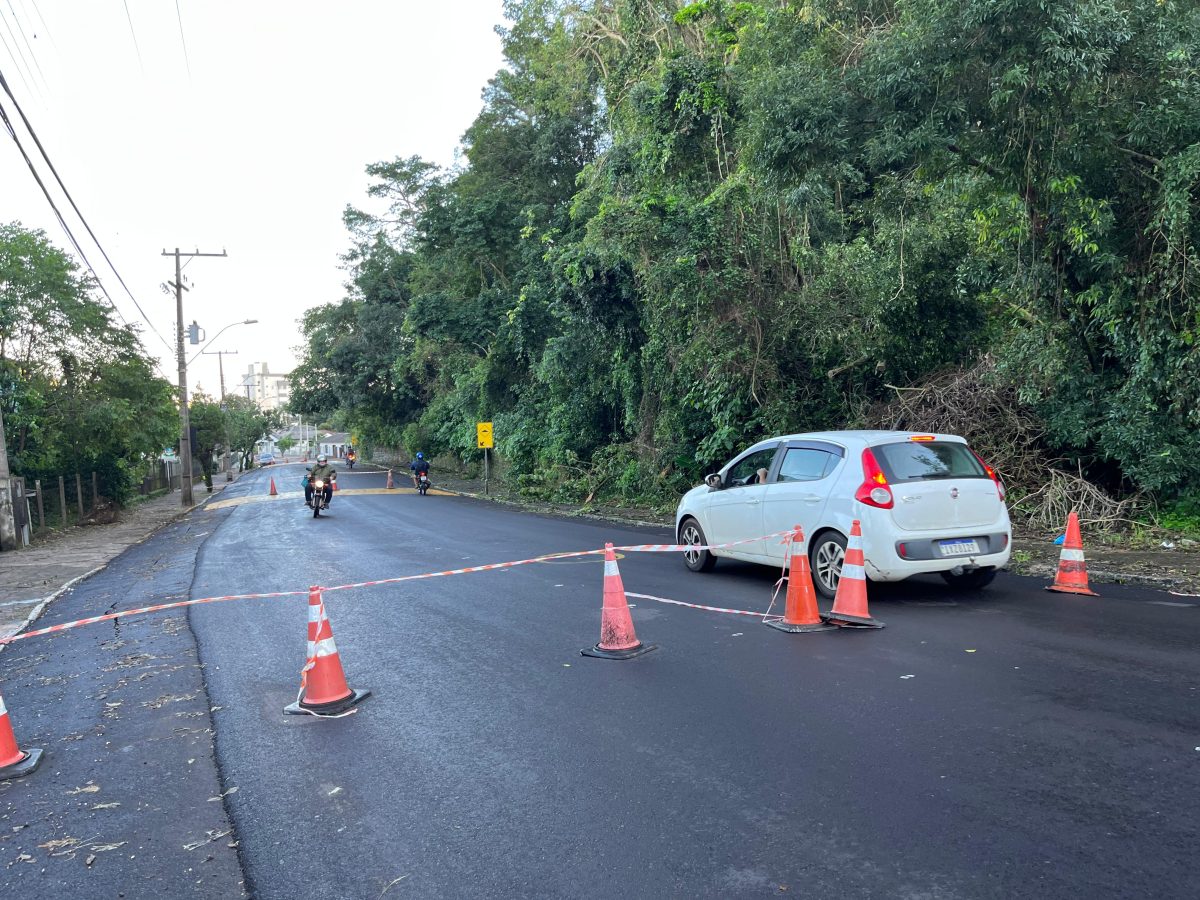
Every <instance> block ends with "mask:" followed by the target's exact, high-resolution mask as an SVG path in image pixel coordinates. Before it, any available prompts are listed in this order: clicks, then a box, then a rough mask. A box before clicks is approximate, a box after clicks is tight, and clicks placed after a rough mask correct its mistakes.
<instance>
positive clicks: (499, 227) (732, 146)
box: [293, 0, 1200, 496]
mask: <svg viewBox="0 0 1200 900" xmlns="http://www.w3.org/2000/svg"><path fill="white" fill-rule="evenodd" d="M506 11H507V14H508V17H509V20H510V26H509V27H508V28H507V29H506V30H505V31H504V32H503V38H504V47H505V53H506V57H507V65H506V67H505V68H504V69H503V70H502V71H500V72H499V73H497V75H496V77H495V78H494V79H493V80H492V82H491V83H490V84H489V86H488V88H487V90H486V92H485V94H484V108H483V110H482V112H481V113H480V115H479V117H478V118H477V119H476V121H475V123H474V124H473V125H472V126H471V128H470V129H469V130H468V131H467V133H466V135H465V137H464V156H465V159H464V165H463V166H462V167H461V168H456V169H454V170H452V171H439V170H438V169H436V168H434V167H433V166H431V165H429V164H428V163H425V162H423V161H421V160H419V159H397V160H395V161H393V162H387V163H377V164H374V165H372V166H370V167H368V173H369V175H370V176H371V178H372V179H373V182H372V186H371V188H370V191H369V194H370V195H371V196H372V197H374V198H376V202H377V203H380V204H383V205H386V207H387V210H386V212H384V213H382V214H380V215H369V214H367V213H365V212H361V211H358V210H349V211H348V212H347V216H346V222H347V225H348V227H349V228H350V231H351V234H352V235H353V237H354V247H353V249H352V250H351V252H350V253H349V254H348V256H347V263H348V266H349V268H350V270H351V273H352V284H351V290H350V293H349V295H348V296H347V298H346V299H345V300H344V301H342V302H341V303H339V304H335V305H331V306H326V307H322V308H320V309H317V310H314V311H313V312H311V313H310V314H309V316H308V317H307V319H306V322H305V327H306V339H307V357H306V359H305V362H304V365H302V366H301V367H300V368H299V369H298V370H297V373H296V375H295V377H294V382H295V383H294V391H293V395H294V398H295V399H294V404H295V406H296V407H297V408H298V410H299V411H301V412H305V413H307V414H333V413H336V414H337V415H338V416H339V417H340V418H341V419H343V420H345V421H346V422H348V423H349V424H350V425H351V426H352V427H355V428H356V429H357V430H358V431H359V432H360V433H361V434H363V435H364V437H365V438H366V439H367V441H368V443H371V442H381V441H382V442H387V443H400V442H404V443H406V444H407V445H408V449H409V450H415V449H417V447H418V446H420V447H422V448H423V449H425V450H427V451H433V452H441V453H445V452H452V453H457V454H460V455H462V456H464V457H468V456H470V455H471V454H473V453H474V450H473V448H474V423H475V421H476V420H481V419H483V420H493V421H494V422H495V431H496V437H497V449H498V453H499V455H500V457H501V458H502V459H503V460H505V461H506V463H507V464H508V466H509V467H510V471H511V472H514V473H516V474H517V475H519V476H521V477H522V478H523V479H524V482H525V483H526V484H528V485H530V486H541V487H545V488H547V489H549V488H552V487H559V488H564V487H565V489H567V490H568V491H571V492H575V493H577V494H578V495H582V494H583V493H585V492H587V493H592V492H595V491H600V492H610V493H618V494H623V495H626V496H631V495H636V494H641V495H645V494H647V493H652V492H653V491H654V490H656V489H662V490H664V491H668V492H669V491H672V490H675V489H676V488H678V487H679V486H680V484H682V483H686V482H688V481H691V480H693V479H694V478H695V477H696V476H697V475H698V474H700V473H702V472H703V471H704V470H705V469H707V468H709V467H711V466H712V465H714V464H716V463H720V462H722V461H723V460H724V459H725V458H726V457H727V455H728V454H729V453H730V452H731V451H733V450H735V449H737V448H739V447H741V446H744V445H745V444H746V443H747V442H748V441H750V440H752V439H755V438H757V437H761V436H763V435H765V434H770V433H777V432H786V431H796V430H809V429H814V428H825V427H846V426H852V425H855V424H858V423H859V422H861V421H863V415H864V411H865V410H866V409H868V408H869V407H870V405H871V404H873V403H877V402H879V401H883V400H887V399H888V398H889V397H890V396H893V394H892V389H891V388H890V387H889V385H907V384H912V383H916V382H919V381H920V380H921V379H923V378H925V377H927V376H930V375H932V374H935V373H937V372H939V371H942V370H945V369H946V368H949V367H954V366H962V365H969V364H970V363H971V362H972V360H973V359H975V358H976V356H977V355H978V354H979V353H980V352H982V351H984V350H990V351H991V353H992V354H993V355H994V357H995V358H996V359H997V361H998V363H999V365H998V367H995V369H994V370H995V371H996V372H998V373H999V374H998V375H997V376H996V377H998V378H1000V379H1002V380H1003V382H1004V383H1002V384H997V385H995V389H996V391H998V392H1012V391H1013V390H1014V389H1015V392H1016V396H1017V397H1018V398H1019V400H1020V401H1021V402H1023V403H1024V404H1026V406H1027V407H1028V409H1030V410H1031V411H1032V412H1033V414H1035V415H1036V416H1037V417H1038V418H1039V419H1040V421H1041V422H1042V424H1043V426H1044V437H1043V438H1042V440H1043V441H1044V442H1045V447H1044V449H1045V451H1046V452H1047V454H1048V455H1052V456H1062V457H1066V458H1071V459H1072V460H1074V461H1078V462H1079V463H1080V464H1082V465H1083V466H1085V467H1086V468H1087V469H1088V471H1090V472H1091V473H1093V475H1095V476H1096V477H1097V478H1100V479H1102V480H1104V481H1106V482H1107V483H1108V484H1109V485H1110V486H1117V487H1121V488H1124V489H1130V488H1138V489H1147V490H1151V491H1155V492H1159V493H1160V494H1162V495H1164V496H1172V495H1176V494H1179V493H1181V492H1186V491H1187V489H1188V485H1189V484H1197V483H1200V446H1198V440H1197V433H1198V428H1200V348H1198V344H1197V334H1198V332H1200V296H1198V294H1197V282H1196V275H1195V273H1196V271H1197V263H1200V259H1197V238H1198V236H1200V221H1198V217H1197V215H1196V212H1197V186H1198V182H1200V74H1198V69H1197V67H1198V66H1200V8H1198V7H1197V5H1196V4H1195V3H1192V2H1190V0H908V2H903V3H902V2H897V0H782V2H772V3H767V2H758V3H752V2H728V0H699V2H695V3H688V4H684V3H679V2H672V0H578V2H556V0H523V2H518V0H513V2H511V3H509V4H508V6H507V10H506ZM1002 438H1003V436H1002V435H998V436H997V439H998V440H1000V439H1002Z"/></svg>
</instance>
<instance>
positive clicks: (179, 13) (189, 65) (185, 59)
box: [175, 0, 192, 81]
mask: <svg viewBox="0 0 1200 900" xmlns="http://www.w3.org/2000/svg"><path fill="white" fill-rule="evenodd" d="M175 17H176V18H177V19H179V42H180V43H181V44H183V62H184V64H185V65H186V66H187V70H188V80H189V81H190V80H191V78H192V62H191V60H189V59H188V52H187V39H186V38H185V37H184V36H183V11H182V10H181V9H180V8H179V0H175Z"/></svg>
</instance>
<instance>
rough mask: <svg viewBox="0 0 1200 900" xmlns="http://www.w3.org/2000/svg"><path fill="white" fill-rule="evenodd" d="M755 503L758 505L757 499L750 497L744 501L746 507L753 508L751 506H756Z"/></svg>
mask: <svg viewBox="0 0 1200 900" xmlns="http://www.w3.org/2000/svg"><path fill="white" fill-rule="evenodd" d="M756 503H758V498H757V497H751V498H749V499H747V500H746V505H747V506H753V505H754V504H756Z"/></svg>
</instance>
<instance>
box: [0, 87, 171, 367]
mask: <svg viewBox="0 0 1200 900" xmlns="http://www.w3.org/2000/svg"><path fill="white" fill-rule="evenodd" d="M0 87H2V88H4V93H6V94H7V95H8V98H9V99H10V100H11V101H12V104H13V107H14V108H16V110H17V114H18V115H19V116H20V117H21V121H22V122H24V123H25V130H26V131H28V132H29V135H30V137H32V138H33V142H34V144H36V145H37V148H38V151H39V152H40V153H41V154H42V159H44V160H45V161H46V165H47V166H49V167H50V171H51V172H52V173H53V174H54V180H55V181H57V182H58V186H59V188H61V189H62V192H63V194H64V195H65V196H66V198H67V201H68V202H69V203H70V204H71V209H73V210H75V215H77V216H78V217H79V221H80V222H82V223H83V227H84V228H86V229H87V233H88V235H89V236H90V237H91V239H92V242H93V243H94V244H95V245H96V247H97V249H99V251H100V255H101V256H103V257H104V261H105V262H106V263H108V267H109V269H111V270H112V273H113V274H114V275H116V276H117V281H119V282H120V283H121V287H123V288H124V289H125V293H126V294H128V295H129V299H130V300H132V301H133V305H134V306H136V307H137V311H138V312H139V313H141V315H142V318H143V319H145V320H146V324H147V325H149V326H150V330H151V331H152V332H154V334H155V336H156V337H157V338H158V339H159V340H160V341H162V342H163V343H164V344H166V347H167V349H168V350H170V349H171V345H170V344H169V343H167V339H166V338H164V337H163V336H162V335H161V334H159V333H158V329H157V328H155V327H154V323H153V322H151V321H150V317H149V316H147V315H146V312H145V310H143V309H142V305H141V304H140V303H138V302H137V298H136V297H134V296H133V291H131V290H130V289H129V285H127V284H126V283H125V279H124V278H122V277H121V273H120V272H118V271H117V267H116V266H114V265H113V261H112V260H111V259H109V257H108V253H107V252H106V251H105V249H104V247H103V245H101V243H100V239H99V238H97V237H96V233H95V232H94V231H92V226H91V225H89V224H88V222H87V219H85V218H84V217H83V213H82V212H80V210H79V207H78V206H77V205H76V204H75V198H73V197H72V196H71V192H70V191H68V190H67V186H66V185H65V184H63V180H62V178H61V177H59V174H58V170H57V169H56V168H54V163H53V162H51V161H50V157H49V155H48V154H47V153H46V148H45V147H43V146H42V142H41V140H40V139H39V138H38V136H37V132H36V131H34V130H33V125H31V124H30V122H29V119H28V118H27V117H26V116H25V111H24V110H23V109H21V104H20V103H18V102H17V98H16V97H14V96H13V92H12V89H11V88H9V86H8V82H7V81H6V80H5V79H4V73H2V72H0ZM5 121H7V119H6V120H5ZM9 131H10V133H12V135H13V140H16V132H15V131H13V129H12V128H11V126H10V128H9ZM17 146H18V147H19V146H20V142H19V141H18V143H17ZM21 153H22V154H24V153H25V151H24V149H22V150H21ZM26 159H27V160H28V157H26ZM30 168H31V169H32V168H33V164H32V162H30ZM34 175H35V176H36V175H37V173H36V172H35V173H34ZM38 184H41V179H40V178H38ZM44 190H45V188H43V191H44ZM46 196H47V199H49V194H47V195H46ZM57 213H58V210H57V209H55V214H57ZM59 218H60V219H61V216H60V217H59ZM71 240H72V242H74V240H75V239H74V238H71ZM78 246H79V245H78V244H76V249H78ZM82 255H83V251H82V250H81V251H80V256H82ZM85 262H86V257H85ZM88 268H89V269H91V268H92V266H91V263H88ZM92 274H93V275H95V276H96V281H97V283H99V282H100V276H99V275H96V270H95V269H92ZM100 289H101V290H102V291H104V296H106V297H108V291H107V290H105V288H104V285H103V284H101V285H100ZM108 302H109V303H112V298H111V297H109V301H108ZM116 308H117V307H116V304H113V309H116ZM118 315H120V313H118ZM126 324H128V323H126Z"/></svg>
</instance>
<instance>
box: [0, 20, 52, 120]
mask: <svg viewBox="0 0 1200 900" xmlns="http://www.w3.org/2000/svg"><path fill="white" fill-rule="evenodd" d="M0 21H2V22H4V27H5V29H6V30H7V31H8V36H9V37H11V38H12V39H13V46H15V47H16V48H17V52H16V54H15V55H14V54H13V52H12V48H11V47H9V46H8V41H7V40H6V41H4V49H5V50H7V51H8V55H9V56H11V57H12V61H13V65H15V66H16V67H17V71H18V72H20V73H21V80H22V81H24V82H25V90H27V91H29V93H30V94H35V93H36V94H37V95H38V96H39V97H42V91H41V89H40V88H37V89H36V90H33V89H31V88H30V87H29V81H28V80H27V79H26V78H25V72H21V66H22V65H23V66H24V67H25V71H27V72H29V77H30V78H33V69H31V68H30V67H29V62H28V60H26V59H25V51H24V50H22V49H21V45H20V43H19V42H18V41H17V35H16V33H15V32H13V29H12V26H11V25H9V24H8V16H6V15H5V14H4V10H3V9H0ZM2 37H3V35H0V38H2ZM18 56H19V57H20V58H21V62H20V63H19V64H18V63H17V57H18ZM34 84H35V86H36V84H37V79H34ZM42 99H43V100H45V98H44V97H42Z"/></svg>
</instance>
